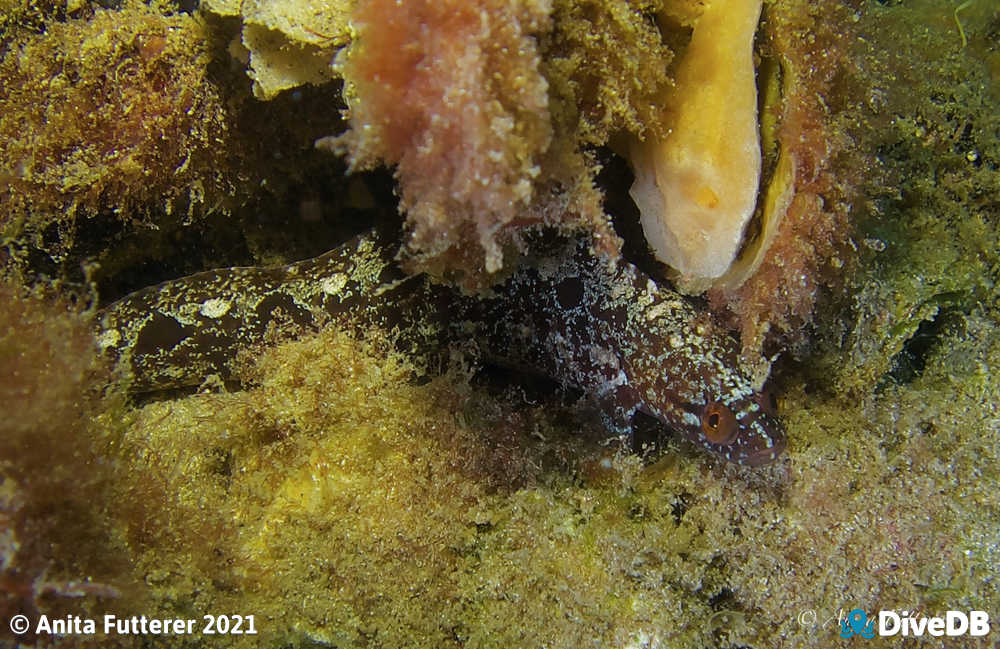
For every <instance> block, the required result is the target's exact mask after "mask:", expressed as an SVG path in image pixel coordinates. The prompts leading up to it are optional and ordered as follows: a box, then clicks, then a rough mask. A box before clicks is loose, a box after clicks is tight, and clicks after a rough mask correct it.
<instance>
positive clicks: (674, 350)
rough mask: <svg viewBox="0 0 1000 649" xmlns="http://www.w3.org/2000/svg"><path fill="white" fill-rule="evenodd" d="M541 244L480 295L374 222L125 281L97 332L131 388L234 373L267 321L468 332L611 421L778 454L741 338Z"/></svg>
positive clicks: (563, 246)
mask: <svg viewBox="0 0 1000 649" xmlns="http://www.w3.org/2000/svg"><path fill="white" fill-rule="evenodd" d="M549 239H550V240H549V241H548V243H547V244H546V246H547V247H546V250H545V252H544V255H540V256H538V257H537V258H536V262H535V263H533V264H527V263H525V264H521V266H520V267H519V270H516V271H515V272H514V273H513V274H512V275H510V276H509V277H508V278H507V279H506V280H505V281H503V282H502V283H500V284H499V285H497V286H494V287H493V288H492V289H490V290H488V291H487V292H485V293H480V294H477V295H467V294H463V293H462V292H460V291H458V290H456V289H453V288H451V287H448V286H445V285H442V284H439V283H436V282H433V281H431V280H430V279H429V278H428V277H427V276H426V275H423V274H416V275H415V274H408V273H406V272H405V271H404V270H402V268H401V266H400V265H399V263H398V262H397V261H396V258H397V256H398V252H399V243H398V238H391V237H387V236H384V235H379V234H377V233H374V232H373V233H370V234H365V235H360V236H359V237H357V238H355V239H354V240H352V241H351V242H348V243H347V244H344V245H343V246H341V247H339V248H336V249H334V250H331V251H330V252H328V253H326V254H323V255H321V256H319V257H315V258H313V259H308V260H305V261H301V262H297V263H293V264H290V265H287V266H282V267H260V268H258V267H245V268H227V269H220V270H213V271H207V272H203V273H198V274H196V275H191V276H189V277H185V278H181V279H177V280H174V281H168V282H165V283H163V284H159V285H157V286H152V287H149V288H146V289H143V290H140V291H138V292H136V293H132V294H131V295H128V296H126V297H124V298H122V299H121V300H119V301H117V302H115V303H113V304H111V305H109V306H108V307H107V308H106V309H104V310H103V311H102V313H101V317H100V319H99V325H98V326H99V331H98V341H99V344H100V346H101V348H102V350H103V353H104V354H106V355H108V356H109V357H111V358H112V359H113V361H114V362H116V363H117V364H118V365H119V366H120V367H121V368H122V369H123V371H124V372H125V374H126V376H127V377H128V378H127V380H129V381H130V388H131V390H132V391H134V392H143V391H151V390H157V389H167V388H176V387H180V386H185V385H188V386H190V385H198V384H200V383H201V382H202V381H204V380H205V378H206V377H208V376H210V375H212V374H216V375H219V376H221V377H222V378H228V377H230V376H231V375H232V372H233V362H234V360H235V359H236V355H237V352H238V351H239V350H240V349H247V348H251V347H252V346H253V345H259V344H260V343H261V341H263V340H264V339H265V333H266V331H267V329H268V327H269V326H271V325H273V324H276V323H278V324H280V323H286V322H292V323H296V324H299V325H304V326H307V327H316V326H319V325H321V324H323V323H327V322H335V323H340V324H341V325H342V326H345V327H349V328H351V329H353V330H355V331H359V332H363V331H364V329H365V328H366V327H379V328H381V329H382V330H384V331H386V332H388V333H389V335H390V336H392V337H393V338H392V339H394V340H396V341H397V343H396V344H397V347H399V348H401V350H402V351H404V352H413V353H420V352H421V349H424V350H426V349H431V348H437V349H441V348H443V347H442V346H446V345H454V344H456V343H458V342H462V341H464V342H465V343H468V342H469V341H472V342H473V343H474V345H475V346H476V347H477V348H478V349H479V350H480V352H481V353H482V354H483V355H484V356H486V357H488V358H490V359H492V360H495V361H497V362H499V363H500V364H506V365H509V366H514V367H519V368H523V369H529V370H532V371H535V372H538V373H541V374H544V375H547V376H549V377H552V378H554V379H556V380H558V381H559V382H560V383H562V384H564V385H567V386H572V387H575V388H579V389H581V390H583V391H584V392H585V393H587V394H589V395H590V396H592V397H594V398H595V399H596V400H597V401H598V403H599V404H600V405H601V409H602V412H603V413H605V419H606V421H607V423H608V426H609V428H611V429H612V430H613V431H614V432H616V433H618V434H624V433H627V432H628V431H629V430H630V424H631V419H632V416H633V415H634V414H635V413H636V411H637V410H639V411H643V412H645V413H646V414H649V415H652V416H654V417H656V418H657V419H659V420H660V421H661V422H663V423H664V424H666V425H667V426H669V427H670V428H673V429H675V430H677V431H679V432H681V433H682V434H683V435H684V436H685V437H686V438H688V439H689V440H691V441H693V442H694V443H696V444H699V445H701V446H703V447H705V448H706V449H708V450H709V451H711V452H713V453H716V454H718V455H719V456H721V457H724V458H726V459H727V460H730V461H732V462H736V463H739V464H743V465H749V466H758V465H761V464H766V463H768V462H770V461H772V460H774V459H775V458H776V457H777V456H778V455H779V454H780V453H781V451H782V450H783V449H784V446H785V438H784V432H783V428H782V425H781V423H780V422H779V421H778V419H777V417H776V415H775V413H774V411H773V404H771V403H770V402H769V399H768V397H767V396H766V395H765V394H764V393H762V392H759V391H757V390H756V389H755V388H754V386H753V384H752V382H751V381H750V379H749V378H748V377H747V376H745V375H744V374H743V373H742V372H741V370H740V369H739V363H738V361H737V351H738V350H737V345H736V341H735V340H734V339H733V338H732V337H731V336H730V335H729V334H728V332H726V331H724V330H722V329H721V328H719V327H718V326H716V325H715V324H713V322H712V320H711V318H710V317H709V316H708V315H707V314H705V313H701V312H699V310H698V309H697V308H696V307H695V306H694V305H693V304H692V303H691V302H689V301H688V299H687V298H684V297H683V296H681V295H679V294H678V293H675V292H673V291H672V290H669V289H667V288H665V287H663V286H660V285H658V284H657V283H656V282H655V281H654V280H652V279H651V278H649V277H648V276H646V275H645V274H643V273H642V272H641V271H639V270H638V269H637V268H636V267H635V266H633V265H631V264H629V263H627V262H626V261H624V260H620V261H617V262H614V263H609V262H608V261H606V260H602V259H600V258H598V257H596V256H595V255H593V254H592V253H591V251H590V247H589V245H588V244H587V242H586V241H584V240H582V239H573V238H569V237H565V236H562V235H558V236H554V237H549Z"/></svg>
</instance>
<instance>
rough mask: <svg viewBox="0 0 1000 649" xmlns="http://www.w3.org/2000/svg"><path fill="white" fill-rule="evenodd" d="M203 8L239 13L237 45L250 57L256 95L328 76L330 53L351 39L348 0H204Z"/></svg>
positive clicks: (223, 13)
mask: <svg viewBox="0 0 1000 649" xmlns="http://www.w3.org/2000/svg"><path fill="white" fill-rule="evenodd" d="M203 8H204V10H205V11H207V12H209V13H212V14H215V15H218V16H225V17H236V18H239V20H240V22H241V24H242V39H241V44H242V46H243V47H244V48H245V51H246V53H247V54H248V56H249V68H248V70H247V74H248V75H249V76H250V78H251V79H253V92H254V95H255V96H257V97H258V98H260V99H271V98H273V97H275V96H276V95H277V94H278V93H279V92H281V91H282V90H288V89H290V88H296V87H298V86H302V85H305V84H321V83H325V82H327V81H330V80H331V79H333V77H334V73H333V68H332V67H331V63H332V61H333V56H334V55H335V54H336V52H337V50H338V49H339V48H340V47H342V46H343V45H345V44H346V43H347V42H348V41H349V39H350V35H349V28H348V16H349V14H350V10H351V3H350V2H347V1H344V2H335V3H331V2H325V1H321V0H314V1H311V2H309V1H306V2H302V1H300V0H209V1H208V2H205V3H204V4H203ZM236 54H237V55H238V54H239V51H238V50H237V51H236Z"/></svg>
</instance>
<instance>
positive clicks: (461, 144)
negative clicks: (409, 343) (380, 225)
mask: <svg viewBox="0 0 1000 649" xmlns="http://www.w3.org/2000/svg"><path fill="white" fill-rule="evenodd" d="M547 24H548V13H547V7H546V6H545V4H532V3H528V2H525V3H515V4H509V3H506V2H500V1H498V0H482V1H481V2H478V3H468V2H462V1H459V0H449V1H445V2H431V1H428V0H421V1H417V2H406V3H398V2H395V1H394V0H366V1H364V2H361V3H360V4H359V6H358V8H357V10H356V12H355V14H354V25H355V26H356V29H357V32H358V37H357V41H356V42H355V43H353V44H352V45H351V47H350V48H349V50H348V52H347V55H346V57H345V59H344V61H343V65H342V71H343V74H344V77H345V79H347V81H348V82H349V84H350V90H349V91H348V101H349V104H350V106H351V124H352V126H353V130H352V131H350V132H349V133H348V134H347V135H346V136H345V137H344V138H343V142H344V143H345V144H347V146H348V148H349V149H350V152H351V158H352V162H353V165H354V166H355V167H369V166H373V165H374V164H375V163H377V162H378V161H384V162H386V163H389V164H396V165H397V170H396V175H397V177H398V179H399V182H400V185H401V192H402V209H403V210H405V211H406V212H407V214H408V219H409V224H410V226H411V228H412V238H411V240H410V246H411V248H412V249H413V250H415V251H419V252H420V254H421V255H425V256H433V255H436V254H440V253H442V252H444V251H446V250H447V249H449V248H451V247H453V246H455V245H457V244H459V243H461V242H462V241H463V239H464V238H466V237H469V236H470V235H472V238H473V239H474V240H475V241H477V242H478V244H479V245H480V246H481V248H482V250H483V251H484V253H485V254H484V256H483V264H484V265H485V268H486V270H487V271H488V272H493V271H496V270H498V269H499V268H500V267H501V265H502V259H503V254H502V251H501V247H500V243H499V241H498V239H497V236H496V235H497V232H498V230H500V229H501V228H502V227H504V226H505V225H507V224H509V223H511V222H512V221H513V220H514V219H515V218H516V217H518V216H519V215H520V214H521V212H522V210H523V208H524V206H525V205H527V204H528V203H530V202H531V200H532V197H533V179H534V178H535V177H536V176H537V175H538V174H539V167H538V164H539V157H540V155H541V154H542V153H543V152H544V151H545V150H546V149H547V148H548V146H549V142H550V140H551V138H552V129H551V126H550V119H549V110H548V95H547V90H548V84H547V82H546V81H545V79H544V78H543V77H542V75H541V74H540V73H539V71H538V65H539V55H538V51H537V47H536V44H535V41H534V39H532V38H531V35H532V34H533V33H535V32H538V31H541V30H543V29H546V28H547ZM443 35H447V37H442V36H443ZM468 230H472V231H473V232H468Z"/></svg>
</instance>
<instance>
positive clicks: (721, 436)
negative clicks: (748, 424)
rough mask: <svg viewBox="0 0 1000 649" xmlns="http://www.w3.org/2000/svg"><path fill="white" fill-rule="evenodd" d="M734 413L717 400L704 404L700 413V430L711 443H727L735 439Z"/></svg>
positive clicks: (737, 428)
mask: <svg viewBox="0 0 1000 649" xmlns="http://www.w3.org/2000/svg"><path fill="white" fill-rule="evenodd" d="M738 431H739V427H738V426H737V425H736V415H734V414H733V411H732V410H730V409H729V408H727V407H726V406H725V405H724V404H722V403H719V402H718V401H713V402H712V403H710V404H708V405H707V406H705V409H704V410H703V411H702V413H701V432H702V434H704V435H705V438H706V439H708V441H710V442H712V443H713V444H722V445H729V444H732V443H733V442H734V441H736V433H737V432H738Z"/></svg>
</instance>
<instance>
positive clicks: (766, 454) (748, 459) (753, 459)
mask: <svg viewBox="0 0 1000 649" xmlns="http://www.w3.org/2000/svg"><path fill="white" fill-rule="evenodd" d="M784 450H785V440H784V439H776V440H774V445H773V446H771V448H759V449H756V450H755V451H753V452H751V453H747V454H746V455H744V456H743V457H742V458H740V464H742V465H744V466H749V467H758V466H763V465H765V464H770V463H771V462H774V461H775V460H776V459H778V456H780V455H781V454H782V453H783V452H784Z"/></svg>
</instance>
